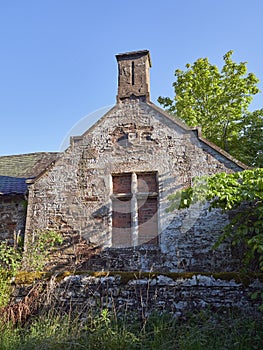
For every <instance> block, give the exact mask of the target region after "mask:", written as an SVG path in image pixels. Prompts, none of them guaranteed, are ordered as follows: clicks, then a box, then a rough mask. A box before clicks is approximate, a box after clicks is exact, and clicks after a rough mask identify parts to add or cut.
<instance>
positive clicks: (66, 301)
mask: <svg viewBox="0 0 263 350" xmlns="http://www.w3.org/2000/svg"><path fill="white" fill-rule="evenodd" d="M237 277H239V276H237V275H235V276H233V277H232V278H231V277H230V278H229V276H228V275H226V276H224V275H222V277H220V276H213V275H201V274H192V275H190V274H189V276H184V275H183V274H182V275H181V276H170V277H169V276H165V275H161V274H155V275H154V274H152V275H149V276H145V275H142V276H140V275H139V274H137V275H135V274H134V275H133V276H132V274H130V275H129V274H127V275H125V274H115V275H114V274H112V275H104V276H100V275H97V276H96V275H95V276H94V275H91V274H87V273H86V274H82V275H70V276H67V277H65V278H64V279H63V280H62V281H60V282H59V281H57V280H56V279H51V281H50V282H49V283H47V285H46V287H47V288H46V299H45V300H44V299H43V302H42V304H43V307H44V304H45V303H46V304H47V306H50V305H52V306H54V307H56V309H57V310H59V309H63V310H66V311H68V310H71V312H72V311H73V312H74V311H79V312H80V314H81V315H82V317H83V318H85V317H88V315H90V313H91V312H92V311H98V310H103V309H108V310H109V311H112V312H114V313H116V314H118V315H119V316H120V315H123V316H125V315H126V314H127V311H129V312H133V313H134V314H135V315H136V316H137V317H147V316H148V315H149V314H151V313H152V312H160V313H162V312H169V313H171V314H173V315H174V316H175V317H176V316H182V315H186V314H187V313H189V312H191V311H193V312H198V311H201V310H204V309H206V308H207V309H209V310H210V311H218V310H219V311H221V312H224V311H225V312H226V311H227V310H240V311H243V312H246V314H248V313H250V312H251V313H253V315H255V313H257V312H258V313H259V310H258V308H259V306H260V300H257V299H255V298H254V299H252V298H251V295H252V294H253V293H254V292H255V291H258V290H260V289H262V287H263V284H262V282H261V281H260V280H259V279H257V278H256V277H253V278H251V279H250V280H248V281H246V280H245V281H243V280H242V277H241V276H240V277H241V278H237ZM261 278H262V276H261ZM25 287H26V286H20V288H19V285H17V287H16V290H15V292H14V295H13V302H19V301H20V300H22V299H23V297H25V296H26V295H27V293H28V289H27V288H25Z"/></svg>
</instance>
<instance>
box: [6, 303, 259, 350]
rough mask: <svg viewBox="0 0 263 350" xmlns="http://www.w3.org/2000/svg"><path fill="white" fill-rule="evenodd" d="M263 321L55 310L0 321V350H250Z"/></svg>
mask: <svg viewBox="0 0 263 350" xmlns="http://www.w3.org/2000/svg"><path fill="white" fill-rule="evenodd" d="M262 343H263V321H262V319H254V318H252V317H251V318H249V317H245V318H244V317H243V316H242V315H241V314H238V313H233V312H232V313H222V314H219V313H217V314H216V313H212V312H209V311H204V312H201V313H198V314H191V315H188V316H187V317H185V318H184V319H178V318H177V319H176V318H174V317H173V316H172V315H170V314H162V315H160V314H152V315H150V316H149V317H148V318H147V319H145V320H139V319H136V318H134V317H133V316H132V315H129V314H126V316H125V317H124V318H121V317H120V316H117V315H114V314H113V313H110V312H109V311H108V310H107V309H104V310H102V312H101V313H100V314H97V315H96V314H93V315H91V314H87V315H83V314H82V316H81V318H80V316H78V315H75V316H73V315H70V314H68V315H66V314H59V313H57V312H56V310H54V309H53V310H51V311H48V312H46V313H45V314H40V315H38V316H35V317H34V318H31V319H29V320H28V321H27V322H26V323H25V324H23V325H21V324H20V325H15V326H14V325H13V324H10V323H9V324H3V323H2V325H1V323H0V350H49V349H50V350H51V349H52V350H64V349H65V350H77V349H86V350H88V349H92V350H96V349H98V350H107V349H114V350H121V349H125V350H126V349H127V350H129V349H152V350H155V349H156V350H157V349H158V350H162V349H163V350H170V349H180V350H209V349H211V350H212V349H213V350H217V349H218V350H219V349H220V350H222V349H229V350H230V349H231V350H235V349H237V350H243V349H244V350H250V349H262Z"/></svg>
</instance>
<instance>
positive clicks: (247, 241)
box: [169, 169, 263, 271]
mask: <svg viewBox="0 0 263 350" xmlns="http://www.w3.org/2000/svg"><path fill="white" fill-rule="evenodd" d="M169 199H170V200H171V206H170V208H169V210H170V211H172V210H174V209H175V208H178V209H181V208H188V207H190V205H191V204H194V203H196V202H206V201H208V202H209V203H210V210H211V209H212V208H221V209H222V210H223V211H229V210H234V214H233V218H232V219H231V221H230V224H229V225H227V226H226V228H225V232H224V234H223V235H222V236H221V237H220V238H219V240H218V242H217V244H216V246H215V247H217V246H218V245H219V244H221V243H222V242H223V241H225V240H227V239H228V240H229V239H230V241H231V243H232V245H233V246H238V247H239V251H240V252H241V253H242V258H243V261H244V265H245V266H246V267H247V268H248V267H249V268H250V270H251V268H252V269H253V268H255V269H256V268H260V269H261V270H262V271H263V169H255V170H245V171H242V172H237V173H233V174H226V173H220V174H215V175H213V176H203V177H200V178H196V179H195V181H194V184H193V186H192V187H189V188H188V189H185V190H183V191H180V192H177V193H175V194H173V195H171V196H170V197H169Z"/></svg>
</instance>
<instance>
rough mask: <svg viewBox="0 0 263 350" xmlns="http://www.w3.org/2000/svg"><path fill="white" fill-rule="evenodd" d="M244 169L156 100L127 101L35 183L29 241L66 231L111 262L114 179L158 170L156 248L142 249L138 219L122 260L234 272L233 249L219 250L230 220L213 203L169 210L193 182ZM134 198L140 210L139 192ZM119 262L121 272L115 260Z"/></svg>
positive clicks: (144, 266)
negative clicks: (129, 255)
mask: <svg viewBox="0 0 263 350" xmlns="http://www.w3.org/2000/svg"><path fill="white" fill-rule="evenodd" d="M239 170H242V169H241V168H240V167H239V166H238V165H236V164H235V163H233V162H231V161H230V160H229V159H227V158H225V157H224V156H223V155H222V154H220V153H218V152H216V151H215V150H211V149H210V148H209V147H208V146H207V145H205V144H203V143H202V141H200V140H199V139H198V137H197V135H196V134H195V133H193V132H191V131H190V130H188V129H187V128H183V127H182V126H180V125H179V124H176V123H174V121H173V120H172V119H171V118H169V117H167V116H165V115H164V114H163V113H161V112H160V111H159V110H158V109H157V108H155V107H154V105H152V104H151V103H144V102H142V101H140V99H139V98H135V99H127V100H123V101H122V102H120V103H118V104H117V105H116V106H115V107H114V108H113V109H112V110H111V111H109V112H108V113H107V114H106V115H105V116H104V117H103V118H102V119H101V120H100V121H99V122H98V123H97V124H95V125H94V126H93V127H92V128H91V129H89V130H88V131H87V132H86V133H85V134H83V135H82V136H81V137H75V138H74V139H73V140H72V142H71V146H70V147H69V148H68V149H67V150H66V151H65V152H64V153H63V154H62V155H61V157H60V158H59V159H58V160H57V161H56V163H55V165H54V166H53V167H52V168H51V169H49V170H48V171H47V172H46V173H44V174H43V175H42V176H40V177H39V178H38V179H37V180H36V181H35V183H34V184H32V185H31V187H30V193H29V208H28V221H27V239H30V235H31V234H32V232H33V231H35V230H36V229H53V230H59V231H61V232H63V233H64V234H65V236H67V237H70V236H73V235H78V236H79V239H80V240H81V241H82V240H83V239H84V240H85V241H86V242H87V245H90V246H92V247H97V248H98V249H99V250H100V252H101V254H102V255H105V254H106V255H107V256H108V258H107V259H106V260H107V261H111V258H110V255H111V253H112V252H113V251H114V249H113V248H114V247H113V246H112V242H113V240H112V200H113V191H112V176H113V175H114V174H121V173H131V174H132V179H134V178H136V176H137V174H141V173H153V172H154V173H156V174H157V177H158V194H157V197H156V198H157V199H158V210H157V212H156V214H155V215H156V220H157V222H158V237H157V239H156V242H157V244H153V245H151V244H140V245H139V246H138V242H140V240H139V237H138V221H137V224H136V220H138V219H136V215H133V214H132V218H131V220H132V223H131V229H132V238H131V240H132V242H133V246H132V247H128V246H127V245H126V246H125V245H124V247H123V250H119V253H120V254H121V255H120V259H119V260H120V262H121V261H122V260H123V261H125V260H126V251H127V250H126V248H129V249H130V251H134V252H135V253H134V256H137V257H138V258H136V259H134V260H133V261H131V262H130V265H131V267H130V270H140V269H141V270H145V271H148V270H151V269H155V268H157V269H161V268H162V269H163V270H167V271H185V270H189V271H197V270H198V271H203V270H205V271H207V270H226V269H227V270H231V269H234V268H235V262H234V261H233V259H232V257H231V251H230V249H229V247H228V248H227V247H226V248H225V250H224V252H222V251H221V252H220V251H217V252H214V251H213V250H212V245H213V243H215V241H216V239H217V237H218V235H219V234H220V232H221V231H222V228H223V227H224V225H225V224H226V222H227V219H228V218H227V216H226V215H221V213H219V212H218V211H213V212H210V213H209V212H208V211H207V207H206V206H195V207H192V208H190V210H183V211H175V212H173V213H169V214H168V213H167V212H166V209H167V207H168V206H169V200H168V196H169V195H170V194H171V193H174V192H175V191H176V190H178V189H182V188H185V187H187V186H189V185H191V181H192V179H193V177H195V176H200V175H204V174H209V175H211V174H214V173H218V172H222V171H225V172H233V171H239ZM131 201H134V202H136V201H137V205H138V198H136V195H135V194H134V193H133V194H132V199H131ZM132 205H134V203H133V204H132ZM146 209H147V208H146ZM136 225H137V226H136ZM123 234H124V236H125V230H124V229H123ZM129 240H130V238H129ZM124 241H125V239H124ZM140 243H142V242H140ZM145 243H147V242H145ZM145 246H146V248H145ZM142 248H143V249H146V251H149V252H151V249H153V250H158V252H159V255H158V257H157V258H155V259H154V258H153V259H148V256H147V254H146V255H144V254H141V252H140V249H142ZM129 249H128V250H129ZM74 250H75V251H76V249H75V245H73V247H72V251H74ZM104 251H106V253H105V254H104ZM121 252H123V253H121ZM113 254H114V253H113ZM122 255H123V259H122V258H121V256H122ZM149 255H151V254H149ZM100 256H101V255H97V257H98V258H100ZM102 260H103V259H102ZM104 260H105V259H104ZM87 264H89V261H87ZM113 264H115V265H116V267H115V269H119V268H120V266H119V265H118V264H117V263H116V261H112V262H111V263H110V265H113ZM97 265H98V264H96V266H97ZM106 265H107V264H106ZM108 265H109V264H108ZM108 267H109V266H106V267H105V268H108ZM103 268H104V265H103V266H101V269H103Z"/></svg>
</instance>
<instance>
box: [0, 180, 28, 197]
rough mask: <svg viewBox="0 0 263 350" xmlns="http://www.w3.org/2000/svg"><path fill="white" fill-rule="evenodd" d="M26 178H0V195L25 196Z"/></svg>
mask: <svg viewBox="0 0 263 350" xmlns="http://www.w3.org/2000/svg"><path fill="white" fill-rule="evenodd" d="M26 192H27V185H26V178H20V177H11V176H0V195H12V194H26Z"/></svg>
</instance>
